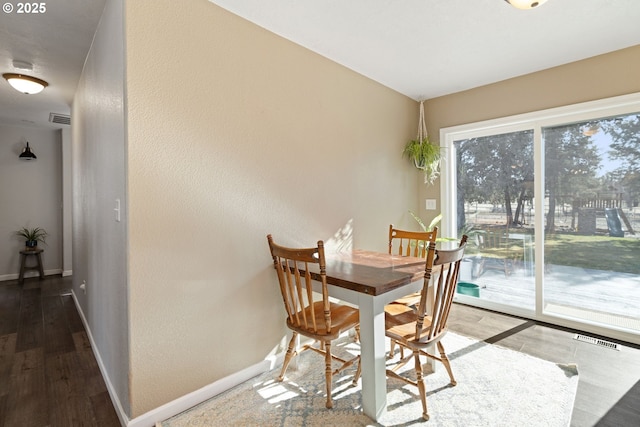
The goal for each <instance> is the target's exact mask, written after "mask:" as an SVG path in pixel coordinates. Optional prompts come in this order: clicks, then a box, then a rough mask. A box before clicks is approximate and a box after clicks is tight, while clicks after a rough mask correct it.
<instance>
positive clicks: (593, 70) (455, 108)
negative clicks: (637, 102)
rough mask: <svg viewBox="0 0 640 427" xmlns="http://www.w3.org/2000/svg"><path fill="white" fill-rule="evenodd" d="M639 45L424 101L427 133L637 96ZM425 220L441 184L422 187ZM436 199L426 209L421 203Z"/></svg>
mask: <svg viewBox="0 0 640 427" xmlns="http://www.w3.org/2000/svg"><path fill="white" fill-rule="evenodd" d="M639 73H640V46H634V47H630V48H627V49H623V50H619V51H616V52H611V53H608V54H605V55H600V56H596V57H593V58H589V59H585V60H583V61H578V62H573V63H570V64H567V65H563V66H560V67H555V68H550V69H547V70H544V71H540V72H537V73H533V74H527V75H525V76H521V77H517V78H513V79H509V80H505V81H502V82H498V83H494V84H491V85H487V86H482V87H478V88H475V89H471V90H467V91H464V92H459V93H455V94H452V95H448V96H443V97H439V98H434V99H430V100H428V101H427V102H425V120H426V122H427V127H428V131H429V135H433V136H434V137H435V138H434V139H435V140H437V138H439V133H440V129H442V128H446V127H450V126H455V125H461V124H466V123H474V122H479V121H483V120H489V119H494V118H499V117H507V116H513V115H516V114H521V113H527V112H531V111H538V110H544V109H548V108H553V107H559V106H564V105H570V104H577V103H580V102H586V101H593V100H597V99H602V98H609V97H613V96H618V95H625V94H629V93H635V92H640V77H639V76H640V74H639ZM419 191H420V201H421V202H420V207H421V213H422V215H423V216H424V217H427V218H431V217H433V216H435V213H437V212H439V211H440V202H439V200H440V185H439V182H436V183H435V184H434V185H433V186H428V187H427V186H421V187H420V190H419ZM425 198H435V199H436V200H438V209H437V211H425V210H424V199H425Z"/></svg>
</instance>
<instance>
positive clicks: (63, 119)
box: [49, 113, 71, 125]
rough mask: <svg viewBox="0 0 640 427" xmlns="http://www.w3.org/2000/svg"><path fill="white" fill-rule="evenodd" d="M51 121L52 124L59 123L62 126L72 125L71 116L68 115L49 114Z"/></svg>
mask: <svg viewBox="0 0 640 427" xmlns="http://www.w3.org/2000/svg"><path fill="white" fill-rule="evenodd" d="M49 121H50V122H51V123H58V124H61V125H70V124H71V116H68V115H66V114H59V113H50V114H49Z"/></svg>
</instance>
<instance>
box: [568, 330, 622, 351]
mask: <svg viewBox="0 0 640 427" xmlns="http://www.w3.org/2000/svg"><path fill="white" fill-rule="evenodd" d="M573 339H574V340H578V341H582V342H588V343H589V344H595V345H599V346H600V347H606V348H610V349H611V350H618V351H619V350H620V346H619V345H618V344H616V343H614V342H609V341H605V340H601V339H599V338H594V337H589V336H587V335H580V334H575V335H574V337H573Z"/></svg>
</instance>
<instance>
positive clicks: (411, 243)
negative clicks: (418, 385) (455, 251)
mask: <svg viewBox="0 0 640 427" xmlns="http://www.w3.org/2000/svg"><path fill="white" fill-rule="evenodd" d="M437 236H438V227H434V228H433V230H432V231H407V230H399V229H397V228H393V224H391V225H389V254H392V253H394V252H395V254H397V255H401V256H412V257H419V258H426V256H427V250H428V248H429V243H430V242H435V241H436V237H437ZM394 242H395V243H396V245H395V250H394ZM418 302H420V292H414V293H412V294H409V295H405V296H404V297H402V298H398V299H397V300H395V301H393V302H392V304H399V306H398V307H395V309H397V310H399V311H403V310H404V307H415V306H416V305H417V304H418ZM394 351H395V343H394V342H393V340H392V341H391V350H390V351H389V357H393V354H394ZM400 357H404V351H403V350H402V347H400Z"/></svg>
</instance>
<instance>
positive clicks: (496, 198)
mask: <svg viewBox="0 0 640 427" xmlns="http://www.w3.org/2000/svg"><path fill="white" fill-rule="evenodd" d="M454 146H455V153H456V181H457V186H456V193H457V198H456V203H457V210H456V211H457V215H456V226H457V229H458V230H459V234H467V235H468V236H469V237H470V239H471V243H470V245H469V248H468V250H467V251H466V259H465V263H464V265H465V268H464V269H463V274H462V277H461V280H462V281H463V282H464V283H469V284H475V285H477V286H478V287H479V289H478V292H477V294H478V297H479V298H482V299H485V300H488V301H492V302H496V303H501V304H506V305H512V306H516V307H521V308H526V309H529V310H534V308H535V293H534V292H535V282H534V274H533V272H534V259H533V253H534V252H533V241H534V239H533V235H534V228H533V221H532V219H533V218H532V211H533V205H532V201H533V182H534V181H533V178H534V170H533V166H534V162H533V131H532V130H523V131H517V132H508V133H502V134H494V135H488V136H478V137H473V138H468V139H462V140H457V141H455V142H454ZM471 289H473V288H472V287H471Z"/></svg>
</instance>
